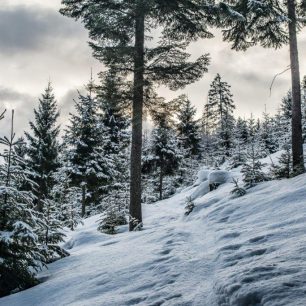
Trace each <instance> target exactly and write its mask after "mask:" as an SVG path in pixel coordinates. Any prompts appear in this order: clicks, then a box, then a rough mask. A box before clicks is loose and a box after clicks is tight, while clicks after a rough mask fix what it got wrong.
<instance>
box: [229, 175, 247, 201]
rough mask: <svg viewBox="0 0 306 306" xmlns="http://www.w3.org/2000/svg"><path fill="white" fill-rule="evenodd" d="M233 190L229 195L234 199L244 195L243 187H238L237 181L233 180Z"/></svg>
mask: <svg viewBox="0 0 306 306" xmlns="http://www.w3.org/2000/svg"><path fill="white" fill-rule="evenodd" d="M232 183H233V184H234V189H233V190H232V191H231V194H232V195H234V196H236V197H242V196H244V195H246V190H245V189H244V188H243V187H240V186H239V180H238V179H237V180H236V179H234V178H233V182H232Z"/></svg>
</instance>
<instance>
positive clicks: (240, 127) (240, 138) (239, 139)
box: [230, 117, 249, 168]
mask: <svg viewBox="0 0 306 306" xmlns="http://www.w3.org/2000/svg"><path fill="white" fill-rule="evenodd" d="M248 137H249V135H248V127H247V123H246V121H245V120H243V119H242V118H240V117H239V118H238V119H237V122H236V125H235V129H234V132H233V148H232V150H231V157H230V168H236V167H239V166H241V165H243V164H244V163H245V161H246V148H247V141H248Z"/></svg>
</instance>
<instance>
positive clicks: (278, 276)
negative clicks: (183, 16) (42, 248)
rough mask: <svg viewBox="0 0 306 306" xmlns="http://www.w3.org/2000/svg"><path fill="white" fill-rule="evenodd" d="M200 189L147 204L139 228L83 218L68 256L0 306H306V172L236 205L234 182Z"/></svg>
mask: <svg viewBox="0 0 306 306" xmlns="http://www.w3.org/2000/svg"><path fill="white" fill-rule="evenodd" d="M232 175H233V176H235V177H239V175H240V174H239V172H238V170H236V172H234V173H232ZM199 186H201V184H200V185H199ZM203 186H204V187H203ZM202 187H203V188H206V189H205V190H206V191H205V192H207V191H208V188H207V185H205V184H204V185H203V184H202ZM202 187H201V188H202ZM197 188H199V187H193V188H188V189H186V190H185V191H182V192H181V193H180V194H177V195H175V196H174V197H172V198H171V199H168V200H165V201H161V202H158V203H157V204H155V205H146V206H144V215H145V218H144V220H145V228H144V230H143V231H141V232H136V233H128V232H123V233H121V234H119V235H117V236H114V237H112V236H107V235H103V234H100V233H98V232H97V231H96V226H97V225H96V223H95V222H96V220H97V218H91V219H88V220H86V222H85V224H84V226H83V227H82V226H81V227H80V228H78V229H77V231H75V232H74V233H69V235H70V237H69V238H68V241H67V244H66V246H67V247H69V248H70V252H71V256H70V257H69V258H65V259H63V260H60V261H58V262H55V263H53V264H51V265H50V266H49V270H48V271H44V272H43V273H42V274H41V278H42V280H43V282H42V283H41V284H40V285H38V286H36V287H34V288H31V289H29V290H26V291H24V292H20V293H17V294H14V295H11V296H9V297H6V298H2V299H0V305H1V306H4V305H5V306H17V305H18V306H31V305H33V306H34V305H35V306H36V305H37V306H38V305H39V306H43V305H45V306H53V305H54V306H55V305H56V306H59V305H75V306H76V305H80V306H83V305H84V306H85V305H89V306H91V305H105V306H108V305H109V306H111V305H118V306H123V305H144V306H147V305H175V306H179V305H199V306H214V305H226V306H228V305H237V306H239V305H241V306H252V305H267V306H274V305H275V306H282V305H284V306H288V305H306V176H305V175H301V176H299V177H296V178H293V179H290V180H283V181H271V182H267V183H262V184H260V185H258V186H257V187H255V188H253V189H251V190H249V191H248V194H247V195H246V196H244V197H241V198H236V199H234V198H232V196H231V195H230V190H231V189H232V184H231V183H230V182H229V183H226V184H224V185H221V186H220V187H219V188H218V189H217V190H214V191H212V192H208V193H207V194H204V195H203V193H205V192H202V193H201V192H199V190H197ZM196 191H197V192H196ZM191 194H197V195H200V197H198V198H197V199H196V200H195V204H196V208H195V210H194V211H193V212H192V213H191V214H190V215H189V216H188V217H186V216H184V206H185V199H186V197H188V196H190V195H191Z"/></svg>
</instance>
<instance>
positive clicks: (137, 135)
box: [129, 1, 145, 231]
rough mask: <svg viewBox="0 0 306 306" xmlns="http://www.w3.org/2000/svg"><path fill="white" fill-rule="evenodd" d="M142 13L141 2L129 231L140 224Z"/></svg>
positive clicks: (137, 42)
mask: <svg viewBox="0 0 306 306" xmlns="http://www.w3.org/2000/svg"><path fill="white" fill-rule="evenodd" d="M144 31H145V30H144V12H143V9H142V5H141V1H140V3H139V6H138V12H137V17H136V25H135V64H134V69H135V71H134V97H133V117H132V148H131V185H130V218H131V219H132V220H133V222H130V226H129V228H130V231H133V230H134V229H135V227H136V226H138V225H139V224H140V223H142V211H141V151H142V115H143V114H142V112H143V93H144V40H145V35H144Z"/></svg>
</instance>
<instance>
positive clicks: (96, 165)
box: [64, 82, 113, 217]
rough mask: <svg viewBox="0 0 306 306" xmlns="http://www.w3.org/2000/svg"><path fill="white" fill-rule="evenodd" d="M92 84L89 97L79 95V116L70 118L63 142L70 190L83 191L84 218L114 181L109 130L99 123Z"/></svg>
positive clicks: (89, 87)
mask: <svg viewBox="0 0 306 306" xmlns="http://www.w3.org/2000/svg"><path fill="white" fill-rule="evenodd" d="M92 89H93V85H92V82H91V83H90V85H89V86H88V88H87V90H88V91H87V94H86V95H82V94H81V93H79V99H78V100H77V101H75V110H76V114H70V124H69V127H68V128H67V130H66V134H65V137H64V141H65V143H66V146H67V150H66V153H65V154H66V155H67V157H66V159H67V168H68V174H69V176H70V178H71V182H72V183H71V186H72V187H77V188H81V189H82V201H81V202H82V213H81V215H82V217H84V216H85V215H86V214H87V213H89V211H86V210H88V208H91V209H95V207H96V206H97V205H99V202H100V201H101V197H102V196H103V194H105V193H107V188H108V186H109V184H110V182H111V180H112V172H113V160H112V159H111V157H109V156H107V155H106V154H105V150H104V146H105V145H106V143H108V142H109V137H108V135H107V133H106V128H105V127H104V125H103V123H102V122H100V118H99V115H98V103H97V99H96V98H94V97H93V96H92Z"/></svg>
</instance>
